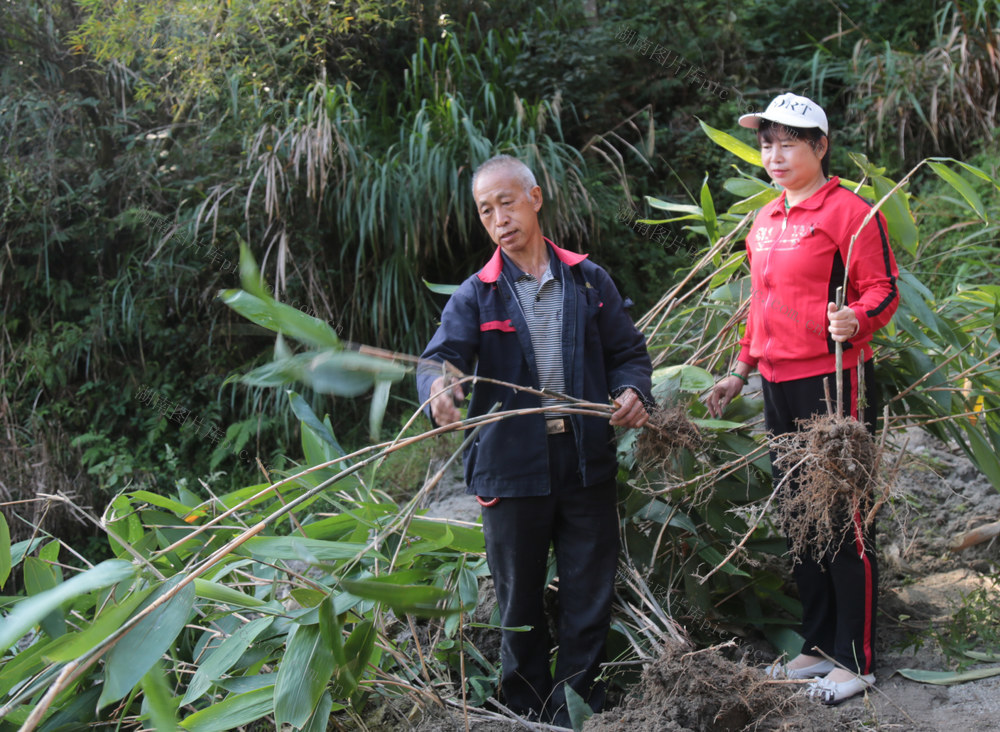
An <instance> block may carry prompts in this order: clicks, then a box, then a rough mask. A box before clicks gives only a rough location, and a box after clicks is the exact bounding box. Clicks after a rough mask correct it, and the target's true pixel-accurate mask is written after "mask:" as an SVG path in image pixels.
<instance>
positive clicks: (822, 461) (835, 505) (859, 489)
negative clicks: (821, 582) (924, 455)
mask: <svg viewBox="0 0 1000 732" xmlns="http://www.w3.org/2000/svg"><path fill="white" fill-rule="evenodd" d="M800 426H801V429H800V430H799V431H797V432H791V433H788V434H784V435H780V436H778V437H775V438H772V442H771V444H772V447H773V449H774V453H775V458H774V464H775V467H777V468H778V469H779V470H780V471H781V472H782V473H785V474H788V473H790V475H788V476H787V477H786V478H785V479H784V480H783V484H782V485H781V486H780V488H779V492H778V494H777V496H776V497H777V518H778V522H779V524H780V526H781V528H782V529H783V531H784V532H785V534H786V536H788V539H789V542H790V544H791V547H790V548H791V553H792V555H793V556H801V555H807V554H809V555H812V556H814V557H817V558H818V557H821V556H823V555H824V554H825V553H826V552H828V551H830V550H831V549H834V548H835V547H838V546H840V543H841V541H842V540H843V539H844V537H845V536H846V534H847V532H850V531H852V527H853V524H854V517H855V515H856V514H860V518H861V520H862V522H863V524H864V526H865V527H867V526H869V525H870V524H871V521H872V519H873V518H874V517H875V513H876V512H877V511H878V509H879V507H881V505H882V504H883V503H884V502H885V500H886V499H887V498H888V493H889V483H888V481H886V480H884V479H883V478H882V477H881V476H880V474H879V467H880V464H881V457H882V454H881V447H880V446H879V445H877V444H876V443H875V440H874V438H873V437H872V435H871V433H869V432H868V430H867V429H865V427H864V425H863V424H861V423H860V422H858V421H857V420H855V419H853V418H851V417H844V416H838V415H831V414H826V415H821V416H816V417H813V418H812V419H809V420H807V421H805V422H802V423H801V425H800Z"/></svg>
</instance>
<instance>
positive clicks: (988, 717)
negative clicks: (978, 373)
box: [408, 429, 1000, 732]
mask: <svg viewBox="0 0 1000 732" xmlns="http://www.w3.org/2000/svg"><path fill="white" fill-rule="evenodd" d="M903 439H906V440H907V446H906V451H907V458H906V460H905V462H904V466H903V470H902V472H901V474H900V478H899V481H898V485H899V487H900V489H901V491H902V493H903V496H902V497H901V498H900V499H898V500H896V501H895V502H894V504H893V506H892V507H891V508H890V509H889V510H885V511H884V512H883V514H882V516H881V517H880V519H879V558H880V572H881V574H880V578H879V626H878V636H877V638H876V650H877V653H878V663H877V667H876V672H875V673H876V678H877V684H876V686H875V688H874V689H873V690H872V691H870V692H869V693H868V694H866V695H864V696H859V697H856V698H854V699H851V700H849V701H847V702H845V703H843V704H842V705H840V706H837V707H825V706H823V705H821V704H818V703H816V702H811V701H809V700H807V699H806V698H804V696H803V695H802V694H801V693H800V690H801V688H802V687H801V685H789V684H785V685H775V684H769V683H766V682H765V679H764V677H763V674H762V673H761V672H760V669H759V667H751V666H748V665H746V663H744V662H743V661H742V660H741V659H740V658H739V657H738V656H737V655H736V654H734V653H733V652H732V649H724V648H722V649H718V650H713V649H702V650H700V651H697V652H695V653H691V651H690V649H684V648H680V647H667V648H665V649H664V652H663V655H662V656H661V657H660V658H659V659H658V660H657V661H656V662H655V663H653V664H650V665H649V666H648V667H647V668H646V669H645V670H644V672H643V677H642V681H641V682H640V683H639V684H638V685H636V687H634V688H633V689H632V690H631V691H630V693H629V695H628V696H627V697H626V698H625V699H623V700H622V701H621V702H620V703H618V704H617V706H615V707H613V708H611V709H607V710H606V711H604V712H603V713H601V714H599V715H595V716H594V717H593V718H592V719H591V720H589V721H588V722H587V724H586V726H585V727H584V729H585V730H587V732H611V731H628V732H631V731H632V730H639V731H642V732H645V731H656V732H684V731H688V730H690V731H701V730H705V731H709V730H711V731H712V732H720V731H727V730H761V731H768V730H803V731H805V732H811V731H813V730H815V731H817V732H819V731H820V730H822V731H824V732H825V731H827V730H867V729H877V730H906V731H907V732H973V731H977V732H978V731H979V730H993V729H1000V721H998V720H1000V677H993V678H988V679H983V680H979V681H972V682H967V683H964V684H958V685H954V686H935V685H929V684H921V683H917V682H914V681H910V680H908V679H906V678H904V677H903V676H901V675H899V674H898V673H896V672H897V670H899V669H902V668H917V669H929V670H947V669H949V659H948V658H947V657H945V656H944V655H943V654H942V652H941V650H940V646H939V644H938V643H937V642H935V640H933V638H931V631H932V629H935V628H936V629H937V630H938V632H939V633H941V632H944V631H945V629H947V628H948V627H949V624H950V622H951V620H952V618H953V614H954V613H955V612H956V610H957V609H958V608H960V607H961V606H962V604H963V597H965V596H967V595H968V594H969V593H970V592H972V591H973V590H975V589H977V588H981V587H993V585H992V582H993V579H995V578H996V576H997V565H998V561H997V555H998V550H997V544H996V540H994V541H992V542H989V543H986V544H981V545H979V546H975V547H971V548H969V549H966V550H964V551H963V552H961V553H958V554H956V553H952V552H951V551H949V545H950V544H951V543H952V542H953V541H954V539H955V537H957V536H959V535H960V534H962V533H963V532H965V531H967V530H969V529H972V528H975V527H977V526H980V525H982V524H986V523H990V522H993V521H998V520H1000V493H998V492H997V491H996V490H995V489H994V488H993V487H992V486H991V485H990V484H989V482H988V481H987V480H986V478H985V477H984V476H982V475H981V474H980V473H979V472H978V471H977V470H976V469H975V468H974V466H972V464H971V463H970V462H969V461H968V460H967V459H966V458H965V456H964V455H963V454H962V453H961V451H960V450H958V449H957V448H953V447H951V446H947V445H944V444H942V443H941V442H938V441H937V440H935V439H933V438H932V437H929V436H928V435H926V434H925V433H923V432H921V431H920V430H916V429H914V430H909V431H908V432H907V433H906V434H905V435H903ZM430 511H431V513H432V514H434V515H438V516H447V517H449V518H461V519H464V520H475V517H476V516H478V513H479V511H478V507H477V506H476V504H475V501H474V500H472V499H471V497H466V496H464V495H462V494H461V486H460V480H457V481H452V482H451V483H450V487H439V489H438V495H437V496H435V497H434V498H433V503H432V504H431V506H430ZM998 615H1000V610H998V612H997V613H995V614H992V617H993V618H996V617H997V616H998ZM921 638H922V639H923V640H922V642H914V641H915V640H917V641H919V639H921ZM992 650H993V651H1000V648H994V649H992ZM983 665H984V666H988V665H989V664H983ZM978 667H979V666H975V665H973V666H971V667H970V668H978ZM468 725H469V726H468V728H469V729H470V730H473V731H474V732H494V731H498V732H499V731H500V730H514V729H546V728H544V727H540V726H537V725H529V724H520V723H517V722H513V721H510V720H504V719H502V718H500V717H497V716H492V715H491V717H487V716H484V715H483V714H481V713H478V712H474V713H473V714H472V715H470V717H469V718H468ZM408 726H409V728H410V729H415V730H419V732H445V731H448V730H464V729H466V719H465V717H464V715H463V713H462V711H461V710H447V711H446V710H433V711H432V710H427V711H425V712H424V713H422V714H420V715H416V716H415V717H413V718H412V719H411V721H410V722H409V723H408ZM549 729H551V728H549Z"/></svg>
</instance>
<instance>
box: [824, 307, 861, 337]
mask: <svg viewBox="0 0 1000 732" xmlns="http://www.w3.org/2000/svg"><path fill="white" fill-rule="evenodd" d="M826 317H827V318H829V319H830V328H829V330H830V337H831V338H833V340H835V341H840V342H841V343H843V342H844V341H849V340H850V339H851V338H853V337H854V336H856V335H857V334H858V331H859V330H861V323H859V322H858V316H857V315H856V314H855V312H854V311H853V310H851V308H849V307H842V308H841V309H840V310H837V306H836V305H835V304H834V303H832V302H831V303H827V306H826Z"/></svg>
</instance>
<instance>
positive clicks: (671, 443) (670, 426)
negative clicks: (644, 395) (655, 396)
mask: <svg viewBox="0 0 1000 732" xmlns="http://www.w3.org/2000/svg"><path fill="white" fill-rule="evenodd" d="M701 443H702V436H701V432H700V431H699V429H698V427H697V426H696V425H695V424H694V423H693V422H692V421H691V420H690V419H688V416H687V409H686V408H685V407H684V406H683V405H678V406H673V407H667V408H664V407H657V408H655V409H654V410H653V411H652V412H651V413H650V415H649V421H648V422H647V423H646V426H645V428H644V429H643V430H642V433H641V434H640V435H639V439H638V444H637V445H636V458H637V459H638V461H639V462H640V463H641V464H642V465H645V466H647V467H654V468H659V469H663V468H664V467H665V466H666V464H667V462H669V460H670V458H671V456H673V454H674V453H675V452H677V451H678V450H681V449H683V448H687V449H688V450H697V449H698V448H699V447H700V446H701Z"/></svg>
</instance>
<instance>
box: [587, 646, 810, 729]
mask: <svg viewBox="0 0 1000 732" xmlns="http://www.w3.org/2000/svg"><path fill="white" fill-rule="evenodd" d="M726 645H728V644H726ZM794 691H795V688H794V687H788V686H782V685H776V684H772V683H769V682H768V680H767V678H766V677H765V676H764V674H763V672H762V671H760V670H759V669H757V668H753V667H750V666H747V665H746V664H745V663H740V662H735V661H731V660H729V659H727V658H726V657H725V656H724V655H723V654H722V653H721V652H720V651H719V649H718V648H717V647H712V648H706V649H703V650H700V651H694V652H691V651H690V650H689V649H688V648H686V647H684V646H682V645H681V644H679V643H668V644H667V645H666V646H665V647H664V651H663V653H662V655H661V656H660V657H659V658H658V659H657V660H656V661H655V662H653V663H652V664H650V665H649V666H647V667H646V669H645V671H643V674H642V680H641V681H640V683H639V684H638V685H637V686H636V687H635V688H634V689H633V690H632V692H631V693H630V695H629V698H628V699H627V700H626V701H625V702H624V703H623V704H622V705H621V706H620V707H617V708H615V709H611V710H608V711H606V712H603V713H601V714H599V715H596V716H595V717H593V718H592V719H591V720H590V721H589V722H588V723H587V724H586V726H585V728H584V729H585V730H586V732H611V731H612V730H614V731H616V732H617V731H621V730H630V731H632V730H640V731H646V730H650V731H652V730H656V731H657V732H701V731H702V730H706V731H707V730H712V732H731V731H732V732H735V730H742V729H746V728H748V727H749V728H751V729H757V730H776V729H781V728H782V727H781V724H782V722H781V716H782V715H787V714H788V713H789V712H790V711H792V710H793V709H794V708H796V707H797V706H798V705H800V704H802V703H803V702H802V701H801V700H800V699H798V698H795V697H793V696H792V695H793V693H794Z"/></svg>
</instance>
